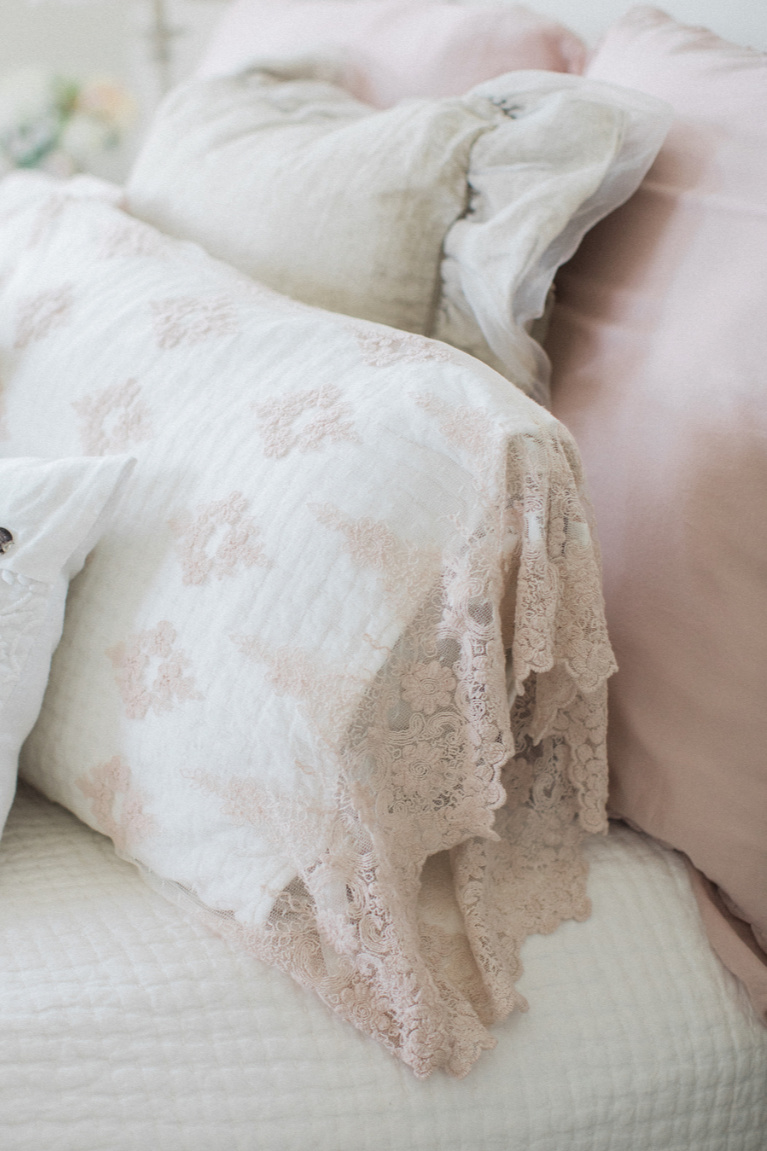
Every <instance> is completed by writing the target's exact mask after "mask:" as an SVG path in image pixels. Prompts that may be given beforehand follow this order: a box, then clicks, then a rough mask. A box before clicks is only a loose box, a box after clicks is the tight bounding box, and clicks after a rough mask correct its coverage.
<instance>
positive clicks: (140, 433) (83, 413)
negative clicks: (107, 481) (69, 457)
mask: <svg viewBox="0 0 767 1151" xmlns="http://www.w3.org/2000/svg"><path fill="white" fill-rule="evenodd" d="M72 407H73V408H74V410H75V411H76V412H77V414H78V416H80V418H81V420H82V428H81V432H80V434H81V436H82V441H83V450H84V451H85V452H86V453H87V454H88V455H93V456H105V455H110V454H111V453H114V452H124V451H125V450H126V448H128V447H129V446H130V445H131V444H135V443H139V442H140V441H141V440H145V439H146V438H147V437H148V436H149V435H150V434H151V424H150V420H149V409H148V408H147V406H146V404H145V403H144V400H143V399H142V396H141V388H140V386H139V385H138V383H137V382H136V380H126V381H125V383H124V384H113V385H112V386H111V387H108V388H104V389H103V391H100V392H96V393H95V394H94V395H91V396H86V397H85V398H84V399H82V400H73V401H72Z"/></svg>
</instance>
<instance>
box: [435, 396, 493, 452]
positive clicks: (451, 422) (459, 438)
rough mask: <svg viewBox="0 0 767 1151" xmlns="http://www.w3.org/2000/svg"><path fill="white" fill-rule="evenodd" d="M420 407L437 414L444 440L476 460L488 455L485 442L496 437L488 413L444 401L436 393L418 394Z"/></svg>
mask: <svg viewBox="0 0 767 1151" xmlns="http://www.w3.org/2000/svg"><path fill="white" fill-rule="evenodd" d="M415 402H416V403H417V405H418V407H419V408H422V409H423V411H425V412H428V413H429V414H430V415H433V416H436V418H437V422H438V426H439V430H440V431H441V433H442V435H443V436H444V437H445V439H446V440H449V441H450V443H451V444H455V446H456V447H457V448H461V449H462V450H463V451H465V452H467V453H468V454H469V455H471V456H473V457H474V458H475V459H477V460H482V459H483V458H486V457H487V446H488V442H489V441H491V440H492V439H493V434H494V431H495V435H496V437H497V435H498V431H497V429H494V428H493V425H492V422H491V420H490V417H489V416H488V414H487V412H485V411H483V410H482V409H481V408H468V407H465V406H464V405H458V406H453V405H451V404H446V403H445V402H444V400H441V399H440V398H439V396H431V395H423V396H417V397H416V400H415Z"/></svg>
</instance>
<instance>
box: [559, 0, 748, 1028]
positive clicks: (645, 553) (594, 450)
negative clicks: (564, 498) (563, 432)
mask: <svg viewBox="0 0 767 1151" xmlns="http://www.w3.org/2000/svg"><path fill="white" fill-rule="evenodd" d="M587 74H588V75H589V76H590V77H592V78H594V79H596V80H602V81H608V82H612V83H621V84H625V85H627V86H631V87H634V88H638V89H641V90H642V91H644V92H648V93H650V94H652V95H655V96H659V97H661V98H663V99H665V100H668V101H669V102H670V103H671V104H672V105H673V106H674V108H675V110H676V113H677V120H676V123H675V126H674V127H673V128H672V129H671V133H670V134H669V137H668V139H667V142H666V144H665V146H664V147H663V149H662V151H661V153H660V155H659V157H658V159H657V161H656V163H655V165H654V166H653V168H652V169H651V170H650V172H649V174H648V176H647V177H646V179H645V181H644V183H643V185H642V187H641V188H640V190H639V192H638V193H637V194H636V195H635V196H634V197H633V199H632V200H631V201H630V202H629V203H628V204H626V205H625V206H624V207H623V208H621V209H620V210H619V211H618V212H616V213H614V214H613V215H612V216H611V217H609V218H608V219H607V220H606V221H604V222H603V223H602V224H600V225H599V226H598V227H597V228H595V229H594V231H593V232H592V233H590V235H589V236H587V237H586V240H585V242H584V244H583V245H582V247H581V248H580V250H579V252H578V254H577V255H576V257H575V258H574V259H573V260H572V261H571V263H570V265H569V266H568V267H566V268H565V269H564V270H563V273H562V274H561V275H560V280H559V293H560V302H559V304H558V306H557V308H556V310H555V315H554V320H553V324H552V329H551V334H550V339H549V344H548V351H549V353H550V355H551V356H552V360H553V368H554V372H553V391H554V412H555V414H556V415H557V416H558V417H559V418H560V419H562V420H563V421H564V422H565V423H566V424H567V425H568V426H569V427H570V429H571V431H573V432H574V433H575V436H576V439H577V441H578V443H579V446H580V448H581V451H582V453H583V458H584V464H585V467H586V473H587V477H588V480H589V483H590V487H591V491H592V495H593V499H594V503H595V508H596V514H597V523H598V527H599V533H600V539H601V543H602V547H603V553H604V568H605V596H606V600H607V614H608V624H609V628H610V634H611V638H612V641H613V644H614V646H615V650H616V656H617V659H618V664H619V668H620V670H619V672H618V674H617V676H615V677H614V678H613V680H612V681H611V689H610V743H609V752H610V765H611V796H612V800H611V804H612V810H613V811H614V812H615V813H616V814H618V815H620V816H623V817H624V818H626V819H627V820H629V821H630V822H631V823H633V824H634V825H635V826H637V827H639V828H641V829H643V830H644V831H646V832H649V833H650V834H651V835H654V836H656V837H657V838H658V839H660V840H662V841H663V842H665V843H667V844H670V845H672V846H673V847H676V848H678V849H679V850H681V851H683V852H685V853H686V855H687V856H688V857H689V859H690V860H692V863H693V864H694V865H695V867H696V868H697V869H699V870H698V872H697V873H695V875H694V877H693V879H694V887H695V890H696V895H697V897H698V900H699V904H700V907H701V912H702V915H703V920H704V923H705V926H706V929H707V931H708V933H709V937H710V939H711V942H712V944H713V946H714V948H715V949H716V950H717V952H718V954H719V956H720V958H721V959H722V960H723V962H724V963H725V964H726V965H727V966H728V967H729V968H730V969H731V970H732V971H733V972H735V974H737V975H739V976H740V978H741V979H743V981H744V982H745V984H746V986H747V988H748V990H749V992H750V994H751V997H752V1000H753V1002H754V1004H755V1006H756V1008H757V1010H758V1011H759V1012H760V1013H761V1015H762V1018H763V1019H764V1020H765V1021H766V1022H767V754H766V753H765V748H767V706H766V701H765V685H767V582H766V579H765V573H767V533H765V530H764V525H765V508H767V390H766V389H765V364H766V363H767V327H765V322H764V316H765V314H767V258H766V257H765V253H767V214H765V207H764V204H765V201H764V189H765V187H767V121H765V117H764V115H763V114H761V113H760V112H759V111H758V110H759V109H761V110H762V111H763V110H764V109H765V108H767V56H765V55H763V54H760V53H757V52H752V51H750V50H748V49H744V48H738V47H735V46H734V45H731V44H727V43H725V42H724V41H722V40H719V39H718V38H717V37H715V36H713V34H711V33H708V32H706V31H705V30H702V29H699V28H688V27H683V26H681V25H679V24H677V23H675V22H674V21H673V20H671V19H670V18H669V17H668V16H666V15H664V14H663V13H661V12H658V11H657V10H655V9H651V8H639V9H635V10H633V11H632V12H630V13H629V14H628V15H627V16H625V17H624V18H623V19H622V20H621V21H620V22H619V23H618V24H617V25H615V26H614V27H613V28H612V30H611V31H610V32H609V33H608V35H607V37H606V38H605V40H604V41H603V42H602V44H601V45H600V47H599V49H598V50H597V52H596V54H595V56H594V58H593V60H592V62H591V64H590V66H589V69H588V72H587ZM701 873H702V874H701Z"/></svg>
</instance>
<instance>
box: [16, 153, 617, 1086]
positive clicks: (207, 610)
mask: <svg viewBox="0 0 767 1151" xmlns="http://www.w3.org/2000/svg"><path fill="white" fill-rule="evenodd" d="M89 187H90V198H88V195H87V194H85V193H84V191H83V186H82V184H81V183H80V182H79V181H75V182H74V184H73V185H67V184H59V183H57V182H55V181H52V180H50V179H48V178H46V177H43V176H37V175H29V174H27V175H17V176H13V177H10V178H9V179H8V180H6V181H5V182H4V183H3V184H2V185H1V186H0V278H1V279H2V291H1V293H0V357H2V358H3V362H4V363H5V364H6V374H5V380H4V391H3V399H4V405H5V410H4V423H5V429H6V435H7V437H8V439H7V442H8V443H9V445H10V447H11V448H12V450H13V451H15V452H19V451H22V450H24V451H36V452H40V453H50V454H53V453H58V454H61V453H62V452H75V451H77V452H83V451H85V452H90V453H97V454H98V453H103V454H105V455H108V454H110V453H113V452H124V451H128V450H129V451H130V452H131V453H132V454H135V456H136V457H137V460H138V463H137V466H136V469H135V472H134V474H133V477H132V480H131V488H130V498H129V499H128V498H126V499H124V500H123V501H122V502H121V504H120V508H119V514H118V515H116V517H115V518H114V520H113V522H112V524H111V526H110V528H109V529H108V530H107V531H106V533H105V534H104V537H103V538H102V540H101V542H100V544H99V546H98V547H97V548H96V549H95V551H94V553H93V556H92V559H91V561H90V563H89V565H88V567H87V570H86V571H85V572H84V573H83V575H82V577H81V579H80V580H78V582H77V585H76V586H75V587H74V588H73V591H72V595H71V596H70V603H69V608H68V613H67V625H66V629H65V633H64V637H63V640H62V643H61V645H60V647H59V649H58V652H57V654H56V658H55V661H54V665H53V671H52V676H51V681H50V686H49V690H48V693H47V696H46V700H45V705H44V707H43V710H42V713H41V717H40V720H39V722H38V724H37V725H36V728H35V730H34V732H33V733H32V736H31V737H30V739H29V741H28V743H27V747H26V749H25V754H24V759H23V771H24V774H25V775H26V778H27V779H28V780H29V781H31V782H32V783H34V784H35V786H37V787H38V788H40V789H41V790H43V791H45V792H46V794H47V795H49V796H50V797H51V798H53V799H56V800H57V801H58V802H60V803H62V804H64V805H65V806H67V807H69V808H71V809H72V810H73V811H74V812H76V813H77V814H78V815H79V816H81V817H82V818H83V819H85V820H86V821H87V822H89V823H90V824H92V826H94V827H96V828H98V829H99V830H101V831H104V832H106V833H107V834H109V835H110V836H111V837H112V839H113V840H114V842H115V844H116V846H117V848H118V850H119V851H120V852H121V853H123V854H124V855H126V856H128V857H130V858H132V859H135V860H136V861H137V862H139V863H140V864H141V865H142V867H143V868H144V869H145V870H146V871H147V872H148V873H151V874H152V875H154V877H155V880H156V881H157V882H160V883H161V884H162V885H164V886H163V889H164V890H166V891H167V892H168V893H170V894H173V895H175V896H178V897H183V896H184V893H186V895H187V897H188V898H189V899H190V900H191V902H192V903H195V904H197V905H199V904H200V903H202V904H203V905H205V906H206V907H207V908H209V909H210V916H211V922H213V923H215V924H217V925H218V927H219V928H220V929H222V930H226V931H227V932H229V933H231V934H232V935H233V937H235V938H236V939H237V941H238V942H239V943H240V944H241V945H242V944H244V945H245V946H247V947H249V948H250V949H251V950H252V951H254V952H255V953H256V954H258V955H259V956H261V957H263V958H265V959H268V960H269V961H270V962H273V963H277V964H280V965H282V966H284V967H286V968H287V969H288V970H290V971H291V972H292V973H293V974H294V975H295V977H296V978H298V979H299V980H300V981H301V982H303V983H306V984H307V985H309V986H311V987H314V988H315V989H316V990H317V991H318V992H319V993H320V994H321V995H322V996H323V997H324V998H325V999H326V1001H327V1002H328V1003H330V1004H331V1006H333V1007H334V1008H335V1009H336V1010H338V1011H340V1012H341V1013H342V1014H344V1015H345V1017H346V1018H348V1019H350V1020H352V1021H353V1022H354V1023H355V1024H356V1025H357V1026H359V1027H361V1028H362V1029H363V1030H365V1031H367V1032H368V1033H370V1034H372V1035H375V1037H376V1038H377V1039H379V1040H380V1041H381V1042H382V1043H384V1045H385V1046H387V1048H388V1049H389V1050H391V1051H393V1052H394V1053H396V1054H397V1055H398V1056H399V1057H400V1058H402V1059H403V1060H404V1061H405V1062H407V1063H408V1064H409V1065H410V1066H411V1067H412V1068H413V1069H414V1070H415V1071H416V1073H417V1074H419V1075H426V1074H428V1073H429V1072H430V1071H431V1070H432V1069H433V1068H435V1067H443V1066H444V1067H447V1068H448V1069H449V1070H451V1071H452V1072H454V1073H455V1074H464V1073H465V1072H466V1071H467V1070H468V1069H469V1067H470V1066H471V1064H472V1063H473V1062H474V1060H476V1058H477V1057H478V1056H479V1054H480V1052H481V1050H482V1049H483V1048H486V1047H488V1046H491V1045H492V1038H491V1037H490V1035H489V1033H488V1031H487V1024H488V1023H489V1022H491V1021H492V1020H494V1019H497V1018H501V1017H503V1016H504V1015H506V1014H508V1012H509V1011H511V1010H513V1009H515V1008H522V1007H524V1000H523V999H522V997H521V996H520V995H519V993H518V992H517V991H516V990H515V987H514V984H515V980H516V978H517V976H518V974H519V970H520V967H519V958H518V953H519V947H520V946H521V943H522V940H523V939H524V937H525V936H526V935H528V934H530V932H532V931H551V930H553V929H554V927H555V926H556V925H557V923H558V922H560V920H561V919H563V918H569V917H575V918H578V919H583V918H585V917H586V916H587V915H588V910H589V905H588V899H587V896H586V892H585V866H584V864H583V860H582V856H581V852H580V840H581V837H582V835H583V833H584V832H596V831H601V830H603V829H604V826H605V812H604V802H605V794H606V763H605V755H604V738H605V723H606V716H605V681H606V678H607V676H608V675H609V674H610V673H611V671H612V668H613V662H612V655H611V652H610V648H609V644H608V642H607V637H606V632H605V627H604V619H603V615H602V600H601V589H600V577H599V568H598V562H597V556H596V552H595V547H594V544H593V543H592V537H591V533H590V531H589V530H588V527H587V525H588V519H589V512H588V508H587V506H586V504H585V503H584V499H583V493H582V490H581V486H580V466H579V462H578V455H577V451H576V449H575V446H574V444H573V442H572V440H571V438H570V436H569V434H568V433H567V432H566V431H565V429H564V428H562V426H561V425H560V424H558V422H557V421H556V420H555V419H553V417H551V416H550V415H549V414H548V413H547V412H546V411H545V410H544V409H543V408H541V407H539V406H538V405H537V404H535V403H533V402H532V401H531V400H529V399H528V398H527V397H526V396H524V395H523V394H522V392H520V391H519V390H518V389H516V388H514V387H512V386H511V385H510V384H509V382H508V381H507V380H506V379H504V378H503V377H502V376H500V375H498V374H497V373H495V372H493V371H492V370H491V369H490V368H488V367H487V366H486V365H484V364H481V363H479V362H478V361H477V360H474V359H472V358H471V357H470V356H467V355H465V354H464V353H462V352H459V351H457V350H455V349H453V348H450V347H448V346H447V345H445V344H442V343H439V342H437V341H434V340H428V339H425V338H424V337H422V336H418V335H414V334H411V333H405V332H400V331H396V330H394V329H391V328H385V327H383V326H381V325H374V324H368V323H365V322H363V321H360V320H356V319H350V318H349V317H347V316H341V315H336V314H331V313H328V312H322V311H319V310H318V309H315V308H311V307H308V306H306V305H304V304H299V303H297V302H295V301H292V300H289V299H287V298H285V297H282V296H277V295H276V294H275V293H273V292H271V291H270V290H268V289H266V288H263V287H261V286H259V285H256V284H255V283H254V282H253V281H252V280H250V279H249V278H248V277H246V276H244V275H242V274H241V273H240V272H237V271H234V270H233V269H231V268H229V267H227V266H226V265H224V264H222V263H220V262H218V261H216V260H213V259H212V258H211V257H210V256H208V255H207V254H206V253H205V252H204V251H203V250H202V249H201V248H199V247H197V246H195V245H192V244H188V243H182V242H179V241H177V240H173V239H170V238H168V237H166V236H164V235H162V234H160V233H159V232H157V231H155V230H154V229H153V228H151V227H150V226H148V225H146V224H143V223H139V222H138V221H136V220H134V219H132V218H131V217H130V216H128V215H126V214H125V213H123V212H121V211H120V210H119V209H118V208H116V207H114V205H113V203H112V202H111V201H112V196H113V193H112V190H111V189H110V188H105V189H104V190H103V196H102V194H101V191H100V190H99V189H98V188H94V187H93V186H92V185H91V186H89ZM70 189H71V191H72V192H73V194H70ZM86 191H87V189H86ZM574 525H580V528H579V529H578V530H575V527H574ZM544 781H545V785H544ZM448 851H450V852H451V855H450V860H449V864H448V866H449V868H451V869H452V873H453V881H452V882H453V885H454V892H455V894H454V899H455V900H456V901H457V903H456V908H455V910H456V915H457V920H456V923H457V929H456V932H455V933H454V938H449V939H446V938H445V937H444V934H443V931H442V928H441V927H439V925H438V924H437V923H436V921H435V919H434V910H435V902H434V900H435V899H436V898H437V895H438V891H437V890H436V889H435V891H434V892H432V891H431V887H430V883H424V884H423V885H422V884H421V883H420V871H421V867H422V864H423V863H424V861H425V860H426V858H427V857H429V856H433V855H437V854H440V855H441V857H442V858H443V861H445V860H447V854H446V853H447V852H448ZM449 885H450V881H449V880H448V888H449ZM432 897H434V898H432ZM437 902H439V900H437ZM445 964H447V969H446V970H443V967H444V965H445Z"/></svg>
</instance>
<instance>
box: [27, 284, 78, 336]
mask: <svg viewBox="0 0 767 1151" xmlns="http://www.w3.org/2000/svg"><path fill="white" fill-rule="evenodd" d="M73 306H74V292H73V290H72V285H71V284H62V285H61V286H60V287H58V288H49V289H46V290H45V291H44V292H35V293H34V295H32V296H27V297H26V298H25V299H23V300H22V301H21V303H20V304H19V307H18V314H17V326H16V340H15V343H14V347H16V348H19V349H22V348H26V347H28V346H29V345H30V344H31V343H34V341H35V340H43V339H45V337H46V336H47V335H48V334H49V332H52V331H54V330H55V329H56V328H62V327H64V325H65V324H68V323H69V319H70V316H71V313H72V308H73Z"/></svg>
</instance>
